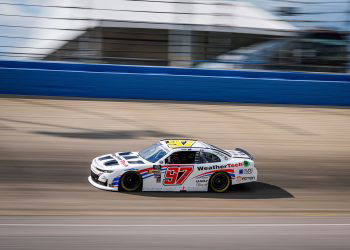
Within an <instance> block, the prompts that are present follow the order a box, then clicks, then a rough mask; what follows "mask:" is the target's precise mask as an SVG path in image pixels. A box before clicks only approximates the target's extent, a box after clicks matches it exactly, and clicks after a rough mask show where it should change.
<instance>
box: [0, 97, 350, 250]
mask: <svg viewBox="0 0 350 250" xmlns="http://www.w3.org/2000/svg"><path fill="white" fill-rule="evenodd" d="M349 122H350V110H349V109H336V108H315V107H277V106H276V107H268V106H249V105H209V104H195V103H191V104H186V103H162V102H159V103H156V102H154V103H152V102H108V101H77V100H45V99H21V98H1V99H0V141H1V144H0V171H1V175H0V188H1V191H0V200H1V203H0V215H2V216H5V217H0V220H1V221H0V224H1V223H2V224H6V223H4V221H6V222H7V223H9V224H11V223H12V224H13V223H17V224H18V223H19V224H21V223H28V221H26V220H28V218H27V217H18V216H20V215H27V216H29V215H31V216H35V215H40V216H43V215H45V216H49V217H45V218H42V219H35V220H34V221H35V223H43V224H45V225H46V224H52V223H55V220H57V217H55V216H58V215H59V216H82V215H85V216H89V218H90V217H91V216H102V215H103V216H118V218H119V219H115V221H114V222H115V224H120V218H123V217H125V216H130V217H125V218H129V220H128V221H125V223H126V224H128V223H131V224H138V222H139V221H140V219H143V218H145V217H147V218H149V219H150V220H148V221H144V223H146V224H157V223H160V224H162V223H163V224H168V219H167V218H169V216H172V217H174V216H175V217H176V218H178V219H180V218H183V217H185V218H186V220H185V222H184V223H183V224H196V223H199V221H198V218H201V219H200V223H204V224H206V222H207V221H210V223H217V224H220V223H224V222H225V221H226V222H225V223H229V222H230V221H231V222H232V223H236V221H235V220H233V219H232V218H237V216H239V217H240V218H246V219H249V218H250V217H251V216H254V218H253V219H251V220H249V221H243V222H242V223H243V224H244V223H260V222H259V220H261V218H264V217H265V216H269V218H270V217H273V218H272V219H268V220H266V221H261V223H263V224H266V223H275V222H276V223H289V222H290V219H288V218H296V219H297V220H299V221H300V222H301V223H304V220H309V219H305V218H308V217H304V216H317V218H320V220H316V223H320V222H322V220H324V219H325V218H328V219H329V218H333V219H332V220H330V221H326V222H325V223H326V224H327V223H335V224H339V223H345V222H344V221H347V222H346V223H349V216H350V195H349V187H350V164H349V163H350V143H349V142H350V126H349ZM164 137H191V138H198V139H201V140H203V141H206V142H209V143H212V144H214V145H217V146H219V147H222V148H228V149H231V148H234V147H237V146H239V147H242V148H245V149H247V150H249V151H250V152H252V153H253V155H254V156H255V158H256V164H257V167H258V170H259V182H257V183H252V184H246V185H240V186H235V187H233V189H232V191H231V192H229V193H225V194H211V193H132V194H131V193H114V192H105V191H101V190H97V189H95V188H93V187H92V186H90V184H89V183H88V182H87V176H88V174H89V165H90V162H91V159H92V158H94V157H95V156H98V155H101V154H104V153H109V152H116V151H127V150H135V151H137V150H139V149H141V148H143V147H145V146H147V145H149V144H151V143H153V142H155V141H156V140H158V139H159V138H164ZM8 216H13V217H8ZM121 216H123V217H121ZM210 216H214V217H210ZM232 216H235V217H232ZM220 217H222V218H227V219H224V220H222V219H220ZM59 218H66V217H59ZM91 218H95V220H94V221H93V223H92V224H101V223H100V219H101V218H100V217H91ZM113 218H114V217H113ZM213 218H214V219H213ZM230 218H231V219H230ZM278 218H279V219H278ZM303 218H304V219H303ZM76 220H77V221H75V222H74V223H78V224H79V223H82V221H81V220H80V219H76ZM276 220H277V221H276ZM292 220H293V219H292ZM21 221H22V222H21ZM288 221H289V222H288ZM114 222H112V223H114ZM292 222H293V221H292ZM35 223H34V224H35ZM74 223H73V224H74ZM123 223H124V221H123ZM169 223H170V224H171V223H175V222H174V221H173V222H169ZM102 224H103V223H102ZM11 227H15V226H11V225H8V226H0V232H1V233H0V237H1V240H0V242H1V243H0V248H2V249H26V248H25V245H26V244H27V243H28V244H29V245H28V246H30V247H31V248H33V249H35V247H36V246H37V247H38V248H37V249H41V248H42V249H44V248H45V247H44V246H45V244H46V243H47V244H54V243H55V242H57V241H58V240H60V239H61V238H55V237H54V235H55V232H56V231H55V230H56V229H55V227H50V226H48V225H46V226H43V227H40V228H36V229H35V230H34V229H33V228H32V229H30V230H29V229H28V230H29V231H28V230H27V229H26V227H24V228H21V230H18V227H16V228H17V229H11ZM94 227H95V226H92V228H94ZM310 227H317V226H298V227H286V226H282V227H279V226H271V227H268V228H264V229H263V231H261V230H262V229H261V227H257V228H250V227H249V228H242V230H238V231H237V230H236V229H234V227H229V228H225V230H224V231H225V233H224V234H221V233H219V232H221V229H220V225H217V228H215V227H214V226H213V227H212V228H211V229H206V231H205V232H204V231H201V230H204V229H198V228H195V229H194V228H191V227H186V226H185V227H184V228H181V227H176V228H177V229H176V230H175V229H171V230H170V229H169V231H168V229H167V230H165V231H163V230H161V229H160V228H157V229H154V228H151V229H149V231H148V233H147V234H145V235H142V233H141V231H140V230H141V229H139V228H129V229H127V230H126V231H124V230H122V229H120V228H113V232H114V233H113V234H117V232H118V233H122V232H124V234H123V233H122V235H124V236H125V238H123V240H122V241H121V242H122V243H121V244H122V246H124V247H123V249H134V248H136V247H137V244H141V243H140V242H141V241H142V240H144V241H146V242H147V244H148V245H147V246H148V247H149V248H150V249H154V248H157V247H159V248H160V247H161V246H162V249H164V248H165V247H164V246H165V243H166V242H167V241H169V242H170V243H169V244H170V245H169V246H171V247H174V248H175V246H180V247H181V246H184V245H183V244H185V243H186V242H187V243H188V245H187V246H189V247H188V248H191V249H196V247H197V248H198V249H199V248H201V249H203V248H205V249H213V245H212V244H210V241H209V239H208V237H209V236H208V235H215V239H216V241H213V242H212V243H214V242H221V245H219V246H221V249H225V248H227V249H229V246H232V245H235V246H242V245H241V243H239V240H238V238H237V237H238V236H240V239H243V240H244V241H245V242H250V243H251V244H250V245H249V246H251V247H250V249H254V248H256V249H258V247H260V248H259V249H261V248H264V246H271V245H268V244H267V242H269V240H270V241H271V240H275V241H276V245H275V247H274V248H275V249H284V248H283V247H282V245H283V244H282V243H283V242H285V243H286V245H285V246H286V248H288V247H292V246H293V244H296V245H295V246H301V245H302V244H303V243H305V244H304V246H305V249H306V248H307V249H320V248H321V249H322V246H324V249H327V247H328V249H329V246H333V249H346V248H344V247H345V246H346V245H348V246H349V241H348V240H347V239H349V227H348V226H322V227H320V228H319V229H317V230H316V229H315V228H311V229H310ZM23 230H24V231H25V232H26V233H25V232H24V231H23ZM60 230H62V228H61V229H60ZM74 230H75V231H76V230H77V229H76V228H75V227H69V228H64V230H63V231H64V232H62V233H63V236H62V237H63V238H62V239H66V238H67V237H68V238H69V235H70V233H73V231H74ZM101 230H102V231H101ZM108 230H110V228H109V229H107V228H104V229H101V228H96V229H89V228H85V227H84V229H82V230H80V231H79V232H81V235H79V236H77V235H76V234H74V235H75V236H74V237H73V236H72V237H70V238H69V239H70V240H69V239H68V238H67V239H68V240H67V241H66V243H65V244H66V245H65V247H66V248H69V246H71V247H72V246H78V245H79V244H78V243H79V242H92V239H94V240H96V241H94V242H95V243H94V244H95V245H93V243H91V244H92V245H88V244H87V243H86V244H85V247H86V248H84V249H94V247H95V249H96V246H97V243H98V242H106V243H111V244H112V242H113V240H112V239H109V240H108V237H107V236H108V235H109V234H108V233H107V236H106V237H105V236H101V235H99V237H96V238H92V235H93V234H92V231H93V232H95V233H96V232H107V231H108ZM134 230H136V232H137V233H136V235H137V237H136V236H135V237H136V238H137V239H138V240H136V241H135V242H133V244H131V245H130V247H129V248H128V247H127V242H128V239H129V240H131V239H132V235H133V232H135V231H134ZM172 230H173V231H172ZM197 230H199V231H197ZM319 230H321V231H319ZM250 231H251V234H250V233H248V232H250ZM316 231H317V232H316ZM7 232H8V233H7ZM28 232H30V233H28ZM44 232H47V234H48V236H47V237H46V236H45V235H46V234H43V233H44ZM162 232H163V233H165V235H163V233H162ZM166 232H172V233H173V234H175V235H177V234H179V235H181V237H184V238H183V239H184V240H183V241H182V240H176V237H175V238H174V237H173V238H171V237H170V236H171V235H170V233H169V234H166ZM186 232H188V234H185V233H186ZM199 232H201V233H199ZM98 234H100V233H98ZM101 234H102V233H101ZM194 234H195V237H194V236H193V235H194ZM40 235H44V236H45V237H46V238H45V239H43V238H40V237H44V236H40ZM50 235H51V236H50ZM159 235H161V236H159ZM228 235H231V236H232V235H235V237H233V238H232V239H233V240H232V242H231V241H229V240H228V238H227V236H228ZM273 235H277V238H276V237H274V236H273ZM288 235H293V237H291V238H289V239H288ZM331 236H332V237H331ZM345 236H347V237H345ZM16 239H17V240H16ZM35 239H42V240H43V241H42V242H43V245H38V244H39V243H37V242H34V241H35ZM88 239H89V240H88ZM195 239H196V240H195ZM251 239H256V241H252V240H251ZM292 239H294V241H292ZM310 239H313V241H310ZM316 239H318V240H319V241H318V242H316V243H312V242H315V240H316ZM327 239H328V240H327ZM104 240H105V241H104ZM299 240H300V241H299ZM16 242H17V243H16ZM45 242H46V243H45ZM96 242H97V243H96ZM152 242H154V245H152ZM171 242H172V243H171ZM293 242H294V243H293ZM30 243H31V244H30ZM70 243H71V244H73V245H69V244H70ZM158 243H159V244H158ZM62 244H63V243H62ZM74 244H75V245H74ZM123 244H124V245H123ZM191 244H192V245H191ZM298 244H299V245H298ZM300 244H301V245H300ZM79 246H80V245H79ZM82 246H84V244H83V245H82ZM140 246H141V245H140ZM152 246H154V248H152ZM205 246H206V247H205ZM40 247H41V248H40ZM55 247H56V246H55ZM265 248H266V249H272V248H271V247H270V248H268V247H265ZM57 249H59V248H58V247H57Z"/></svg>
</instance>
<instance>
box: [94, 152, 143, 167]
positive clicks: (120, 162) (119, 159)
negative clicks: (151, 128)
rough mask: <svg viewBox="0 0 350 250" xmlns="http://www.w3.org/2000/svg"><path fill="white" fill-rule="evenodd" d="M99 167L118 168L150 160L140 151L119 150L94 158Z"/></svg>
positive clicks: (141, 163) (137, 164)
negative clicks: (140, 153)
mask: <svg viewBox="0 0 350 250" xmlns="http://www.w3.org/2000/svg"><path fill="white" fill-rule="evenodd" d="M94 161H95V163H96V164H97V165H98V167H100V168H102V169H116V168H121V167H123V168H124V167H135V166H139V165H146V164H147V163H148V162H147V161H146V160H145V159H143V158H141V157H140V156H139V154H138V152H117V153H114V154H107V155H102V156H99V157H97V158H95V159H94Z"/></svg>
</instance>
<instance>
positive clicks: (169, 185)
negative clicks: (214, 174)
mask: <svg viewBox="0 0 350 250" xmlns="http://www.w3.org/2000/svg"><path fill="white" fill-rule="evenodd" d="M197 152H198V151H193V150H188V149H187V150H183V151H181V150H180V151H177V152H174V153H172V154H171V155H169V156H168V157H167V158H166V159H165V164H164V167H165V171H164V174H162V190H164V191H181V190H186V183H187V180H189V179H190V177H191V175H192V173H193V171H194V167H195V159H196V154H197ZM162 167H163V166H162Z"/></svg>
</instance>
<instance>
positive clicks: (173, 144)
mask: <svg viewBox="0 0 350 250" xmlns="http://www.w3.org/2000/svg"><path fill="white" fill-rule="evenodd" d="M159 142H160V143H161V144H162V145H163V146H164V147H166V148H168V149H170V150H173V149H176V148H206V149H209V148H210V147H209V145H208V144H206V143H204V142H201V141H198V140H194V139H163V140H160V141H159Z"/></svg>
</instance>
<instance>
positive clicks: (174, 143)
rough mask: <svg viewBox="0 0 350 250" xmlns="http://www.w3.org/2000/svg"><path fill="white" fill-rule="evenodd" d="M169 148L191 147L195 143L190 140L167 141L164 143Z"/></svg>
mask: <svg viewBox="0 0 350 250" xmlns="http://www.w3.org/2000/svg"><path fill="white" fill-rule="evenodd" d="M165 143H166V144H167V145H168V147H169V148H178V147H191V146H192V145H193V144H194V143H195V141H191V140H168V141H166V142H165Z"/></svg>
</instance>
